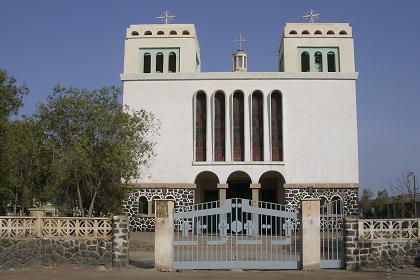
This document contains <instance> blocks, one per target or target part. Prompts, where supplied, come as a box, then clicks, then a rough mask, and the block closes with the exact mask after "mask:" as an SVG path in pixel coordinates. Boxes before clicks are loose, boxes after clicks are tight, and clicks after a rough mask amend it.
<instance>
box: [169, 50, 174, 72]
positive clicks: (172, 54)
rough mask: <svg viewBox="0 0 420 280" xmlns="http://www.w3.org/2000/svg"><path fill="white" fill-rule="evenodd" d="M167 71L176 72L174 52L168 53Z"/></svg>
mask: <svg viewBox="0 0 420 280" xmlns="http://www.w3.org/2000/svg"><path fill="white" fill-rule="evenodd" d="M168 72H172V73H175V72H176V53H174V52H170V53H169V64H168Z"/></svg>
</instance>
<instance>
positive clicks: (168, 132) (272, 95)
mask: <svg viewBox="0 0 420 280" xmlns="http://www.w3.org/2000/svg"><path fill="white" fill-rule="evenodd" d="M274 57H275V56H274V55H273V59H274ZM276 59H277V58H276ZM247 60H248V58H247V55H246V53H245V52H244V51H243V50H242V48H241V47H240V49H239V50H238V51H237V52H235V53H234V54H233V57H232V70H233V71H232V72H201V57H200V47H199V42H198V37H197V33H196V30H195V26H194V25H192V24H141V25H130V26H129V27H128V29H127V34H126V39H125V55H124V72H123V73H122V74H121V80H122V81H123V92H124V94H123V102H124V104H126V105H128V106H130V108H132V109H145V110H147V111H151V112H153V114H154V115H155V116H156V118H157V119H159V121H160V130H159V134H160V135H159V136H158V137H157V138H156V139H155V140H156V143H157V145H156V148H155V153H156V157H155V158H154V159H153V160H152V162H151V165H150V168H149V169H148V170H147V171H146V172H145V174H144V175H143V176H142V177H141V178H137V179H136V180H133V181H132V182H131V185H130V193H129V195H128V197H127V199H126V201H124V203H123V204H124V205H123V209H124V211H125V212H126V214H127V215H128V216H129V222H130V229H131V230H138V231H146V230H153V229H154V209H153V208H154V207H153V200H154V199H158V198H159V199H161V198H173V199H175V201H176V207H188V206H190V205H191V204H194V203H202V202H208V201H214V200H224V199H227V198H234V197H240V198H249V199H253V200H262V201H268V202H275V203H281V204H286V205H289V207H290V208H294V209H296V208H298V207H299V201H300V199H302V198H304V197H320V198H321V199H322V201H332V200H337V199H341V200H342V201H343V211H344V212H345V214H351V215H355V214H357V194H358V182H359V175H358V174H359V168H358V141H357V111H356V80H357V76H358V73H357V72H355V63H354V48H353V37H352V29H351V27H350V26H349V24H344V23H287V24H286V26H285V27H284V34H283V38H282V39H281V44H280V48H279V56H278V61H277V62H276V63H278V67H279V70H278V72H248V71H247V68H248V67H247V64H248V61H247Z"/></svg>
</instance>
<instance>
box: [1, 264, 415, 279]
mask: <svg viewBox="0 0 420 280" xmlns="http://www.w3.org/2000/svg"><path fill="white" fill-rule="evenodd" d="M0 279H1V280H23V279H31V280H41V279H42V280H45V279H59V280H73V279H78V280H79V279H89V280H95V279H98V280H99V279H101V280H117V279H137V280H138V279H147V280H149V279H150V280H154V279H168V280H169V279H170V280H189V279H191V280H192V279H194V280H200V279H221V280H230V279H241V280H248V279H249V280H259V279H264V280H274V279H276V280H278V279H282V280H283V279H293V280H311V279H314V280H318V279H319V280H328V279H334V280H337V279H339V280H346V279H355V280H357V279H360V280H374V279H381V280H384V279H405V280H408V279H413V280H414V279H417V280H418V279H420V270H418V269H415V268H413V267H410V268H405V269H402V270H397V271H390V272H386V271H376V272H374V271H369V272H367V271H364V272H352V271H346V270H322V271H316V272H315V271H312V272H309V271H299V270H294V271H290V270H283V271H183V272H166V273H165V272H157V271H155V270H154V269H144V268H138V267H135V266H130V267H128V268H125V269H105V270H104V271H99V270H98V268H93V267H90V268H79V267H58V268H31V269H17V270H14V271H2V272H0Z"/></svg>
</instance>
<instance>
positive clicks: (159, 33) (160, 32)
mask: <svg viewBox="0 0 420 280" xmlns="http://www.w3.org/2000/svg"><path fill="white" fill-rule="evenodd" d="M164 34H165V33H164V32H163V31H158V32H157V35H164Z"/></svg>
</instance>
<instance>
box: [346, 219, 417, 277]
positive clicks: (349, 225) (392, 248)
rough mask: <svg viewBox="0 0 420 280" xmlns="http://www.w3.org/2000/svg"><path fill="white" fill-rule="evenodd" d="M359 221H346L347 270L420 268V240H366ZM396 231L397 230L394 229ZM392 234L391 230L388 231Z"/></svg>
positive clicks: (411, 238) (410, 238)
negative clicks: (409, 266) (360, 231)
mask: <svg viewBox="0 0 420 280" xmlns="http://www.w3.org/2000/svg"><path fill="white" fill-rule="evenodd" d="M359 225H360V223H359V220H358V219H346V221H345V245H344V246H345V263H346V268H347V269H351V270H354V269H360V268H365V267H399V266H403V265H404V266H405V265H415V266H417V267H420V238H413V237H410V236H407V238H392V234H391V236H390V238H387V239H385V238H381V239H374V238H372V239H365V238H362V237H361V236H360V233H359ZM394 229H395V228H394ZM388 232H391V230H388Z"/></svg>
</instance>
